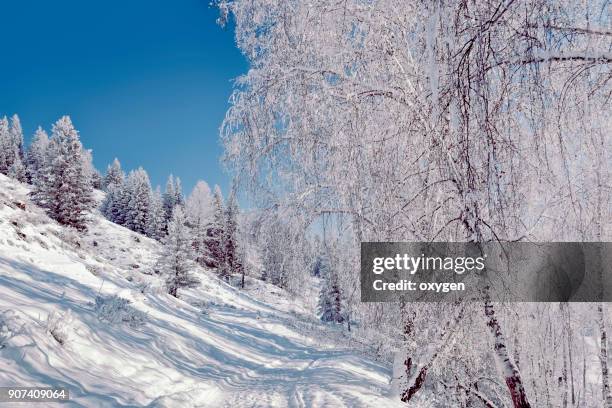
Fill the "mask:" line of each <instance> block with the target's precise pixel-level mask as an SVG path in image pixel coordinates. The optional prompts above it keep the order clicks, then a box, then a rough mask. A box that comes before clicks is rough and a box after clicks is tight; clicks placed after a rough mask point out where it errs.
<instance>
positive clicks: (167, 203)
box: [162, 174, 177, 222]
mask: <svg viewBox="0 0 612 408" xmlns="http://www.w3.org/2000/svg"><path fill="white" fill-rule="evenodd" d="M176 196H177V193H176V184H175V181H174V176H173V175H172V174H171V175H170V176H169V177H168V181H167V182H166V190H165V191H164V194H163V196H162V200H163V203H164V211H165V213H166V222H169V221H170V218H172V212H173V210H174V207H175V206H176Z"/></svg>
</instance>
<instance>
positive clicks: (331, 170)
mask: <svg viewBox="0 0 612 408" xmlns="http://www.w3.org/2000/svg"><path fill="white" fill-rule="evenodd" d="M218 4H219V6H220V9H221V11H222V17H221V19H222V20H223V19H224V18H233V19H234V20H235V23H236V42H237V44H238V46H239V47H240V49H241V50H242V51H243V53H244V54H245V55H246V56H247V58H248V59H249V63H250V69H249V71H248V73H246V74H245V75H243V76H242V77H240V78H239V79H238V81H237V83H236V90H235V92H234V94H233V96H232V98H231V104H232V105H231V108H230V109H229V111H228V112H227V115H226V119H225V122H224V125H223V127H222V135H223V142H224V145H225V160H226V162H227V163H228V164H229V165H230V167H231V168H232V169H233V170H234V171H235V174H236V175H237V176H238V177H239V178H240V179H241V181H242V185H244V186H246V188H247V189H248V190H249V191H250V193H251V197H252V198H253V200H254V201H256V202H257V203H258V204H259V206H260V208H262V209H267V210H268V211H269V213H270V214H274V213H279V212H280V213H282V214H283V217H284V218H285V220H284V222H285V223H288V224H289V225H291V224H295V225H300V224H301V225H303V226H305V227H306V228H304V229H303V231H306V232H305V233H308V232H307V231H308V228H307V227H308V226H314V225H320V223H321V222H322V219H323V218H327V219H328V221H329V222H330V225H331V226H334V228H336V229H340V230H339V234H340V235H341V236H343V237H344V239H345V240H346V241H347V242H357V243H358V242H360V241H394V240H395V241H436V240H441V241H473V242H485V241H517V240H530V241H563V240H568V241H571V240H578V241H589V240H604V241H605V240H609V239H610V234H611V231H610V226H609V225H601V220H605V219H610V208H611V206H610V201H611V200H610V194H611V190H610V188H609V182H608V181H607V180H609V171H610V163H611V162H612V160H611V158H610V151H611V149H610V137H609V135H610V134H611V130H612V129H611V126H610V125H611V117H612V115H611V114H610V104H609V97H610V93H611V91H612V90H611V86H610V79H612V71H611V64H612V58H611V55H610V45H611V38H612V34H611V33H610V30H609V28H608V27H609V26H610V16H611V15H612V14H611V13H610V9H609V8H610V5H609V4H608V3H607V2H605V1H592V2H586V3H580V4H578V3H575V2H570V1H561V2H554V3H552V2H549V1H542V0H533V1H527V0H526V1H483V2H460V1H457V2H438V1H436V2H420V1H417V2H410V3H407V2H400V1H395V0H381V1H375V2H369V3H364V2H360V1H345V2H335V1H320V2H314V3H308V2H285V1H275V0H249V1H246V0H234V1H219V2H218ZM272 219H273V217H270V218H269V220H270V222H271V220H272ZM598 220H599V221H598ZM598 224H599V225H601V228H599V229H598V227H597V225H598ZM608 224H609V223H608ZM289 242H294V243H295V242H297V241H289ZM356 279H358V270H357V269H355V270H354V275H353V280H356ZM348 283H349V280H346V281H345V282H344V283H343V284H345V285H346V284H348ZM483 297H484V299H483V302H482V303H481V304H480V306H479V308H472V307H470V308H467V309H465V310H463V313H461V314H458V313H456V312H455V313H448V312H445V313H441V310H440V309H441V306H440V305H429V304H422V305H411V307H410V312H408V309H407V308H406V307H403V308H402V307H401V306H400V307H399V308H398V306H397V305H389V304H385V305H359V304H355V314H356V318H358V319H359V320H360V321H361V322H362V323H363V324H362V326H361V327H362V328H363V329H362V330H364V331H367V330H372V331H374V332H376V334H377V335H378V336H380V334H381V333H385V334H386V336H387V339H390V340H391V341H387V343H389V344H395V345H396V350H404V351H401V353H405V350H406V349H408V350H411V351H410V354H408V355H405V354H404V355H400V356H398V357H399V358H396V361H397V362H398V364H399V365H401V366H402V367H403V368H402V369H401V370H398V372H401V373H402V374H401V378H398V379H397V381H398V383H400V384H401V385H400V386H399V396H400V398H401V399H402V400H403V401H405V402H410V403H413V402H415V401H418V400H419V398H427V397H421V396H422V394H423V393H427V392H431V389H432V387H437V388H436V389H439V388H440V387H442V388H444V387H446V388H444V389H446V390H449V391H448V392H450V390H452V389H458V388H460V389H464V390H470V391H469V392H468V394H469V395H470V398H471V399H473V400H479V401H480V402H479V403H481V404H482V403H485V405H487V404H489V405H491V404H495V405H503V404H512V405H513V406H515V407H528V406H535V405H534V402H533V401H535V398H538V401H542V397H543V396H544V395H547V393H548V394H550V391H551V388H550V385H549V384H548V383H545V382H543V381H541V380H540V379H536V378H535V376H534V375H532V374H530V373H529V370H530V365H529V364H526V363H525V359H529V358H531V359H532V360H530V362H533V358H534V357H533V356H531V357H529V356H523V355H517V356H515V355H513V354H512V353H511V351H510V350H511V348H514V346H513V345H512V344H511V337H508V333H509V328H510V327H512V325H513V324H514V323H515V322H516V321H517V320H515V319H517V318H516V316H514V317H513V315H512V313H510V311H508V310H507V309H506V308H505V306H504V305H497V304H493V303H491V302H487V301H486V300H485V299H486V294H484V296H483ZM573 306H574V305H570V307H573ZM584 307H586V308H588V306H584ZM528 310H529V308H528V307H526V309H525V313H527V314H528ZM398 316H399V317H400V318H401V319H402V320H403V324H402V326H403V328H402V329H401V330H398V327H397V325H396V324H395V322H396V321H397V318H398ZM422 316H427V317H428V319H427V323H424V320H423V319H422ZM590 316H591V317H590V319H591V322H592V323H593V324H595V323H596V317H595V314H593V313H591V314H590ZM604 318H605V319H607V316H606V317H604ZM432 323H435V324H436V326H437V327H436V328H435V330H434V329H433V328H430V325H431V324H432ZM551 324H553V325H555V326H558V325H560V324H562V322H561V321H560V320H552V321H551ZM407 327H408V328H410V329H409V330H407V329H406V328H407ZM603 327H605V325H604V326H603ZM540 329H541V328H540ZM540 329H537V330H540ZM487 332H488V336H489V337H488V338H489V340H488V341H486V342H485V341H483V340H482V339H483V337H482V333H487ZM430 333H437V334H430ZM363 335H365V336H367V335H368V334H367V333H364V334H363ZM423 336H425V337H426V338H427V340H429V341H430V342H431V344H430V345H428V346H426V347H421V348H419V349H415V348H413V347H407V344H410V343H411V342H413V341H417V342H418V339H419V338H421V337H423ZM456 336H462V337H463V338H462V341H464V342H470V341H477V342H478V344H481V345H482V347H483V350H482V352H481V354H478V353H474V352H473V351H470V350H456V349H453V346H451V344H452V343H453V341H454V340H456V339H453V338H455V337H456ZM373 337H374V336H373ZM451 339H452V340H451ZM512 341H513V340H512ZM516 343H517V349H519V350H528V349H529V348H530V347H531V346H530V344H531V340H530V336H524V337H517V338H516ZM484 348H486V349H487V350H491V352H492V353H489V352H488V351H485V349H484ZM450 351H454V352H457V353H459V352H461V353H464V354H461V355H460V360H461V363H462V364H468V365H469V364H470V363H469V362H472V363H475V362H476V363H477V364H476V365H475V366H476V367H482V368H481V369H480V370H468V369H466V370H465V371H464V374H465V376H464V377H463V378H454V377H453V376H452V375H449V373H444V371H443V370H442V371H440V370H434V368H435V367H436V366H440V365H443V363H444V362H449V361H456V360H457V359H456V358H455V357H453V355H452V354H451V353H450ZM567 353H570V351H567V352H566V354H563V353H561V354H555V353H551V354H549V355H544V356H540V357H541V358H543V359H544V361H546V363H547V364H550V367H561V366H562V361H563V356H565V357H569V356H570V355H569V354H567ZM571 353H574V351H573V350H572V351H571ZM516 357H519V358H520V360H521V361H522V364H521V365H520V366H519V365H518V364H517V363H516ZM559 362H561V363H559ZM602 362H603V360H602ZM481 363H482V364H481ZM603 363H605V362H603ZM495 367H499V371H497V369H496V368H495ZM485 370H486V371H485ZM568 370H569V368H568ZM496 371H497V373H496V375H498V376H499V380H500V381H496V380H495V381H494V382H493V384H498V385H494V386H490V384H491V383H489V384H488V385H487V386H486V387H485V385H483V384H482V382H483V381H484V380H482V378H483V377H484V378H490V376H491V373H492V372H496ZM554 371H555V369H552V372H554ZM550 372H551V371H548V373H550ZM572 374H573V373H572ZM576 374H577V373H576ZM552 375H553V374H547V376H546V378H547V379H548V378H552ZM560 376H561V377H562V378H563V375H560ZM526 378H529V379H533V381H531V383H528V382H527V381H526V380H525V379H526ZM547 381H548V380H547ZM600 381H601V382H600V384H599V387H601V388H602V389H604V390H605V389H606V387H607V384H606V380H605V376H604V378H603V379H601V380H600ZM462 387H463V388H462ZM487 387H488V388H487ZM427 388H429V389H428V390H427ZM604 394H605V392H604ZM556 395H559V397H560V398H561V399H560V400H559V401H556V400H555V398H556V397H551V398H550V401H551V402H550V404H553V405H554V404H557V403H560V404H562V399H563V397H562V395H563V393H557V394H556ZM603 398H604V399H607V397H606V396H604V397H603ZM484 401H488V402H484ZM592 402H593V403H594V401H592ZM461 404H464V405H465V404H468V402H465V403H463V402H462V403H461Z"/></svg>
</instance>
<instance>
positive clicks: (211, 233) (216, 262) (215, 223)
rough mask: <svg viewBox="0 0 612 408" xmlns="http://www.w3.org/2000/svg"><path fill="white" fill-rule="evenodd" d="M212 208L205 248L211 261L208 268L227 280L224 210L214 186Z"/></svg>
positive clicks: (221, 199)
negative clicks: (214, 269) (213, 269)
mask: <svg viewBox="0 0 612 408" xmlns="http://www.w3.org/2000/svg"><path fill="white" fill-rule="evenodd" d="M213 208H214V211H213V219H212V222H211V223H210V224H209V225H208V228H207V239H206V246H207V248H208V253H209V254H210V260H211V262H210V264H209V265H208V266H210V267H212V268H217V272H218V273H219V274H220V275H221V276H222V277H223V278H228V276H227V272H228V270H227V268H226V267H225V233H224V230H225V208H224V205H223V196H222V194H221V189H220V188H219V186H215V190H214V194H213Z"/></svg>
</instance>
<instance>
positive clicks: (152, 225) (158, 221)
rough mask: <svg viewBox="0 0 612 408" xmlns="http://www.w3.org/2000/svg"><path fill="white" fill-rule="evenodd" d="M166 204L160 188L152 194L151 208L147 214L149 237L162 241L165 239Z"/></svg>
mask: <svg viewBox="0 0 612 408" xmlns="http://www.w3.org/2000/svg"><path fill="white" fill-rule="evenodd" d="M164 217H165V214H164V204H163V201H162V195H161V192H160V191H159V187H157V188H156V189H155V191H153V193H151V206H150V207H149V212H148V214H147V231H146V232H147V236H148V237H150V238H153V239H155V240H158V241H161V240H162V238H163V237H164V235H165V233H164Z"/></svg>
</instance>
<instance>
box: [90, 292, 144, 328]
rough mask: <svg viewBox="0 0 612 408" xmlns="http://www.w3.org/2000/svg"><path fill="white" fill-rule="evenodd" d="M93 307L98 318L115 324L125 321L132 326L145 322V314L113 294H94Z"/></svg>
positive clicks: (138, 325)
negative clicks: (106, 295)
mask: <svg viewBox="0 0 612 408" xmlns="http://www.w3.org/2000/svg"><path fill="white" fill-rule="evenodd" d="M94 309H95V311H96V313H97V314H98V319H100V320H102V321H105V322H108V323H112V324H116V323H126V324H128V325H129V326H130V327H132V328H136V327H140V326H142V325H143V324H144V323H145V320H146V314H144V313H143V312H141V311H140V310H138V309H135V308H134V307H133V306H132V305H130V301H129V300H127V299H124V298H122V297H119V296H117V295H113V296H108V297H104V296H96V303H95V305H94Z"/></svg>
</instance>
